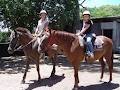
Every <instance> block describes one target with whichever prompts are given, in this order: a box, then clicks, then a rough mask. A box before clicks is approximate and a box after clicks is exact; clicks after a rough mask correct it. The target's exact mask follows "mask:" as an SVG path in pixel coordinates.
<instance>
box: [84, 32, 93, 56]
mask: <svg viewBox="0 0 120 90" xmlns="http://www.w3.org/2000/svg"><path fill="white" fill-rule="evenodd" d="M85 39H86V54H87V55H90V54H91V53H93V52H94V48H93V43H92V39H93V36H92V33H87V34H86V36H85Z"/></svg>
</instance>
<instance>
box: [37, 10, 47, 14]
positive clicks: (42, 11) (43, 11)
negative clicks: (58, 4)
mask: <svg viewBox="0 0 120 90" xmlns="http://www.w3.org/2000/svg"><path fill="white" fill-rule="evenodd" d="M42 13H45V14H47V12H46V11H45V10H41V11H40V13H39V14H42Z"/></svg>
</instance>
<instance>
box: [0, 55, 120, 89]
mask: <svg viewBox="0 0 120 90" xmlns="http://www.w3.org/2000/svg"><path fill="white" fill-rule="evenodd" d="M24 59H25V57H3V58H1V60H0V90H72V88H73V85H74V74H73V68H72V67H71V65H70V64H69V62H68V61H67V60H66V58H65V57H64V56H59V57H58V59H57V66H56V76H55V77H53V78H49V76H50V73H51V71H52V64H51V63H50V62H49V61H48V60H47V59H46V60H45V62H44V63H42V64H40V73H41V78H42V80H41V81H40V82H38V81H37V78H38V76H37V71H36V67H35V65H34V63H32V64H31V65H30V69H29V72H28V74H27V78H26V83H25V84H21V80H22V76H23V72H24V70H25V61H24ZM79 80H80V83H79V90H120V55H115V59H114V72H113V81H112V83H107V81H108V80H109V73H108V69H106V71H105V74H104V78H103V81H102V82H100V81H99V80H100V64H99V63H98V62H94V63H93V64H88V63H86V62H82V63H81V65H80V68H79Z"/></svg>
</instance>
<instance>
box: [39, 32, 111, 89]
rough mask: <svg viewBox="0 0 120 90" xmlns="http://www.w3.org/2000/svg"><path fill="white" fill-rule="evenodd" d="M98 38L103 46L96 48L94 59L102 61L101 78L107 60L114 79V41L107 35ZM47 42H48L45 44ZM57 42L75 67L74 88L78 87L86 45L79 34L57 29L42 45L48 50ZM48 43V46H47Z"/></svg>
mask: <svg viewBox="0 0 120 90" xmlns="http://www.w3.org/2000/svg"><path fill="white" fill-rule="evenodd" d="M96 39H100V40H102V41H103V47H102V48H101V49H100V50H95V51H94V55H95V59H94V60H99V61H100V63H101V69H102V70H101V79H102V78H103V74H104V68H105V61H104V58H105V59H106V62H107V64H108V67H109V73H110V78H109V82H110V81H112V70H113V57H112V56H113V54H112V47H113V43H112V40H111V39H109V38H107V37H105V36H97V37H96ZM45 42H47V44H45ZM53 43H54V44H57V45H58V46H59V47H60V48H61V49H62V50H63V52H64V54H65V55H66V56H67V57H68V60H69V61H70V63H71V64H72V66H73V67H74V78H75V84H74V89H77V88H78V83H79V78H78V69H79V64H80V61H82V60H84V57H85V52H84V46H80V44H79V39H78V36H77V35H75V34H71V33H67V32H63V31H55V30H50V36H49V37H48V38H47V39H45V40H44V41H43V44H41V47H42V48H43V49H44V50H47V47H49V46H51V45H52V44H53ZM46 45H47V46H46Z"/></svg>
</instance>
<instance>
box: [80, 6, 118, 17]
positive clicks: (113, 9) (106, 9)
mask: <svg viewBox="0 0 120 90" xmlns="http://www.w3.org/2000/svg"><path fill="white" fill-rule="evenodd" d="M88 10H90V12H91V16H92V18H101V17H109V16H120V5H103V6H101V7H94V8H88ZM82 11H83V9H81V10H80V12H82Z"/></svg>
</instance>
